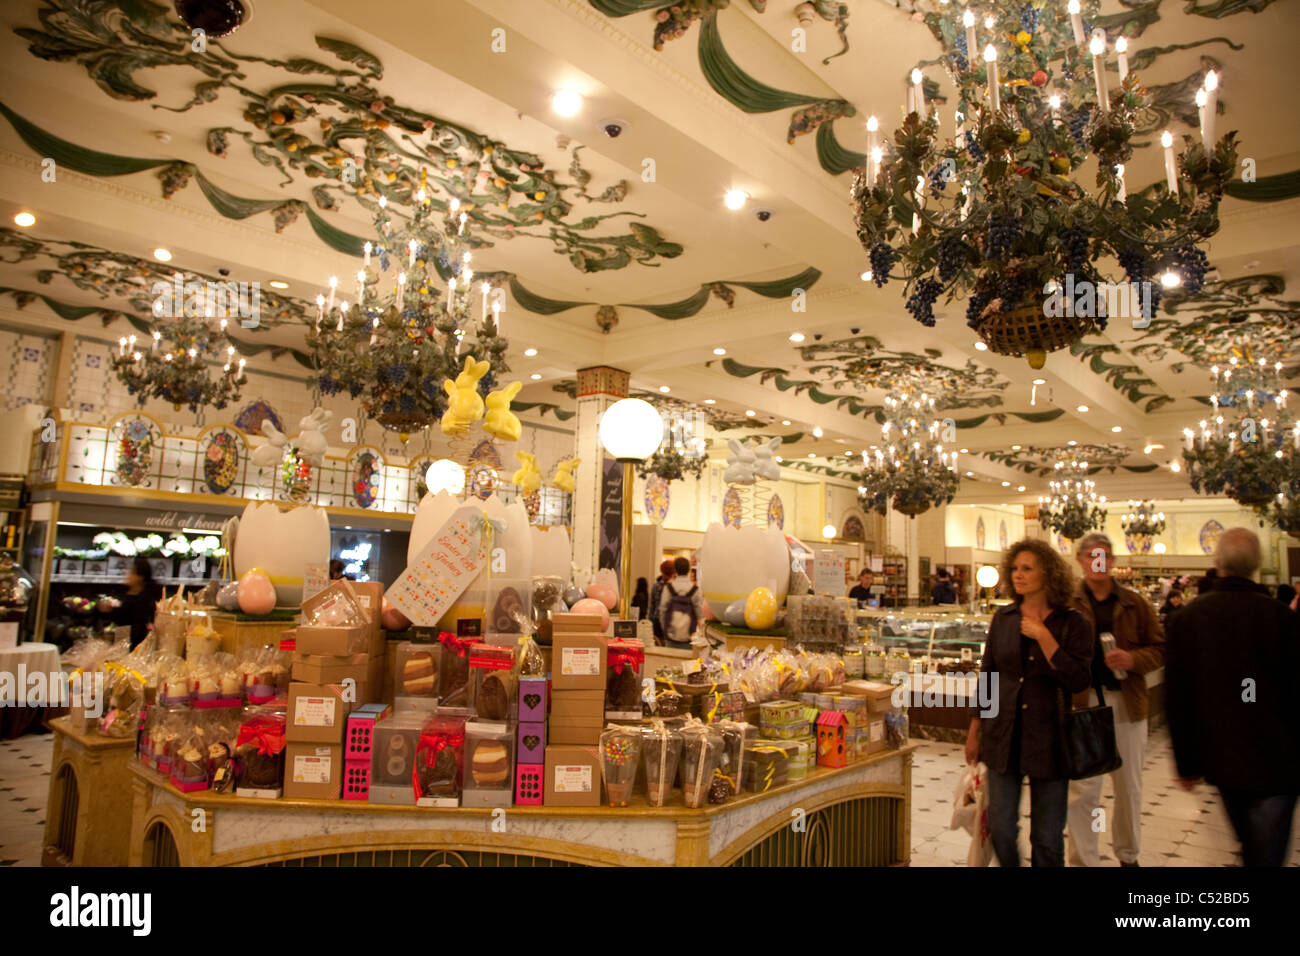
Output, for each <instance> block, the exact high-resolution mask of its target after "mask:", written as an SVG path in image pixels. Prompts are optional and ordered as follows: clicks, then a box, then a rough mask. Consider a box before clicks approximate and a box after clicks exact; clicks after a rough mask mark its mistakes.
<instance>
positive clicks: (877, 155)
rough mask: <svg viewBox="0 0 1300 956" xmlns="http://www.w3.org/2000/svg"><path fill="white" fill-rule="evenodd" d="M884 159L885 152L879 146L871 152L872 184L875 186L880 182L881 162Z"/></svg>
mask: <svg viewBox="0 0 1300 956" xmlns="http://www.w3.org/2000/svg"><path fill="white" fill-rule="evenodd" d="M883 158H884V151H883V150H882V149H881V148H880V147H879V146H877V147H876V148H875V149H873V150H872V151H871V182H872V184H873V185H874V184H875V183H878V182H879V181H880V161H881V160H882V159H883Z"/></svg>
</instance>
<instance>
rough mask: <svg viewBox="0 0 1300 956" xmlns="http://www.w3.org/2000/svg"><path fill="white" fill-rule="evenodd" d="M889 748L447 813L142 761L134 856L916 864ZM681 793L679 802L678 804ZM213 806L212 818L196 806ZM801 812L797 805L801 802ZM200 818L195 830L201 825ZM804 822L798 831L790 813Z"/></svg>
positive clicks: (153, 861) (320, 861) (427, 862)
mask: <svg viewBox="0 0 1300 956" xmlns="http://www.w3.org/2000/svg"><path fill="white" fill-rule="evenodd" d="M915 749H916V748H915V747H914V746H908V747H904V748H903V749H901V750H889V751H884V752H882V753H878V754H873V755H871V756H870V757H865V758H863V759H861V760H858V761H855V762H854V763H851V764H849V765H848V766H846V767H841V768H837V769H834V770H831V769H820V768H819V769H817V770H813V771H810V772H809V774H808V777H807V779H805V780H800V781H797V782H794V783H788V784H785V785H784V786H780V787H775V788H773V789H772V790H769V791H767V792H766V793H742V794H740V795H739V796H738V797H733V798H732V799H730V800H728V801H727V802H726V803H724V804H721V805H719V806H706V807H702V808H700V809H688V808H686V807H685V806H683V805H682V797H681V794H680V793H677V794H674V797H673V804H670V805H669V806H665V807H649V806H646V805H645V803H644V798H643V797H636V798H634V802H633V805H631V806H627V807H619V808H610V807H595V808H579V807H546V806H537V807H534V806H527V807H525V806H516V807H507V808H506V809H505V811H504V813H505V820H506V826H505V828H504V831H503V832H502V830H501V827H500V826H499V824H498V825H494V821H495V820H497V819H499V818H500V813H499V811H496V810H493V809H490V808H487V807H484V808H468V807H461V808H458V809H450V810H438V809H433V808H423V807H397V806H383V805H379V804H370V803H360V802H355V803H354V802H349V801H342V800H256V799H251V798H242V797H234V796H230V795H226V794H214V793H212V792H211V791H197V792H195V793H188V794H187V793H181V792H180V791H179V790H177V789H176V788H174V787H173V786H171V784H169V783H168V782H167V781H166V780H164V779H163V778H162V777H160V776H158V775H157V774H155V773H153V772H151V771H149V770H147V769H145V768H144V767H142V766H139V765H133V766H132V768H131V788H132V791H133V803H132V812H131V854H130V861H131V865H132V866H176V865H180V866H275V865H288V866H338V867H349V866H555V865H559V866H565V865H579V866H592V865H594V866H906V865H907V863H908V861H909V859H910V856H911V807H912V803H911V797H912V752H913V751H914V750H915ZM674 804H675V805H674ZM198 810H202V811H203V813H202V814H201V817H196V811H198ZM796 810H798V811H802V814H801V815H800V814H796V813H795V811H796ZM196 818H202V819H204V820H205V821H206V825H205V826H204V827H203V828H201V829H200V830H199V831H198V832H195V829H196V828H194V827H193V826H192V825H191V824H192V821H193V820H194V819H196ZM795 819H799V820H802V821H803V823H804V826H803V827H802V828H798V829H796V828H795V827H793V826H792V825H791V824H792V821H794V820H795Z"/></svg>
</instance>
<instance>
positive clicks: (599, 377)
mask: <svg viewBox="0 0 1300 956" xmlns="http://www.w3.org/2000/svg"><path fill="white" fill-rule="evenodd" d="M631 377H632V376H631V373H630V372H625V371H623V370H622V369H621V368H610V367H609V366H608V365H593V366H592V367H591V368H580V369H578V398H585V397H589V396H592V395H608V396H610V397H612V398H627V393H628V384H629V380H630V379H631Z"/></svg>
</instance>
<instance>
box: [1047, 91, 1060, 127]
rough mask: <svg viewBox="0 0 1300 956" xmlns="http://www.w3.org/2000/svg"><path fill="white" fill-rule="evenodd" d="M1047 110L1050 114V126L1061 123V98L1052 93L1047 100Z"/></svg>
mask: <svg viewBox="0 0 1300 956" xmlns="http://www.w3.org/2000/svg"><path fill="white" fill-rule="evenodd" d="M1047 106H1048V109H1050V110H1051V112H1052V125H1053V126H1055V125H1056V124H1057V123H1060V122H1061V98H1060V97H1059V96H1057V95H1056V94H1055V93H1053V94H1052V95H1051V96H1049V97H1048V98H1047Z"/></svg>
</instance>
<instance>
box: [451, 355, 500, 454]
mask: <svg viewBox="0 0 1300 956" xmlns="http://www.w3.org/2000/svg"><path fill="white" fill-rule="evenodd" d="M491 367H492V366H491V365H490V364H489V363H487V362H476V361H474V356H472V355H466V356H465V368H464V370H463V371H461V373H460V374H459V375H457V376H456V381H454V382H453V381H452V380H451V379H449V378H448V379H444V380H443V383H442V387H443V389H445V390H446V392H447V411H446V412H445V413H444V414H443V416H442V433H443V434H444V435H463V434H464V433H465V432H467V431H469V426H470V425H472V424H474V423H475V422H476V421H478V420H479V419H480V418H482V417H483V399H482V398H480V397H479V393H478V382H479V379H481V378H482V377H483V376H484V375H486V374H487V373H488V369H490V368H491Z"/></svg>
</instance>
